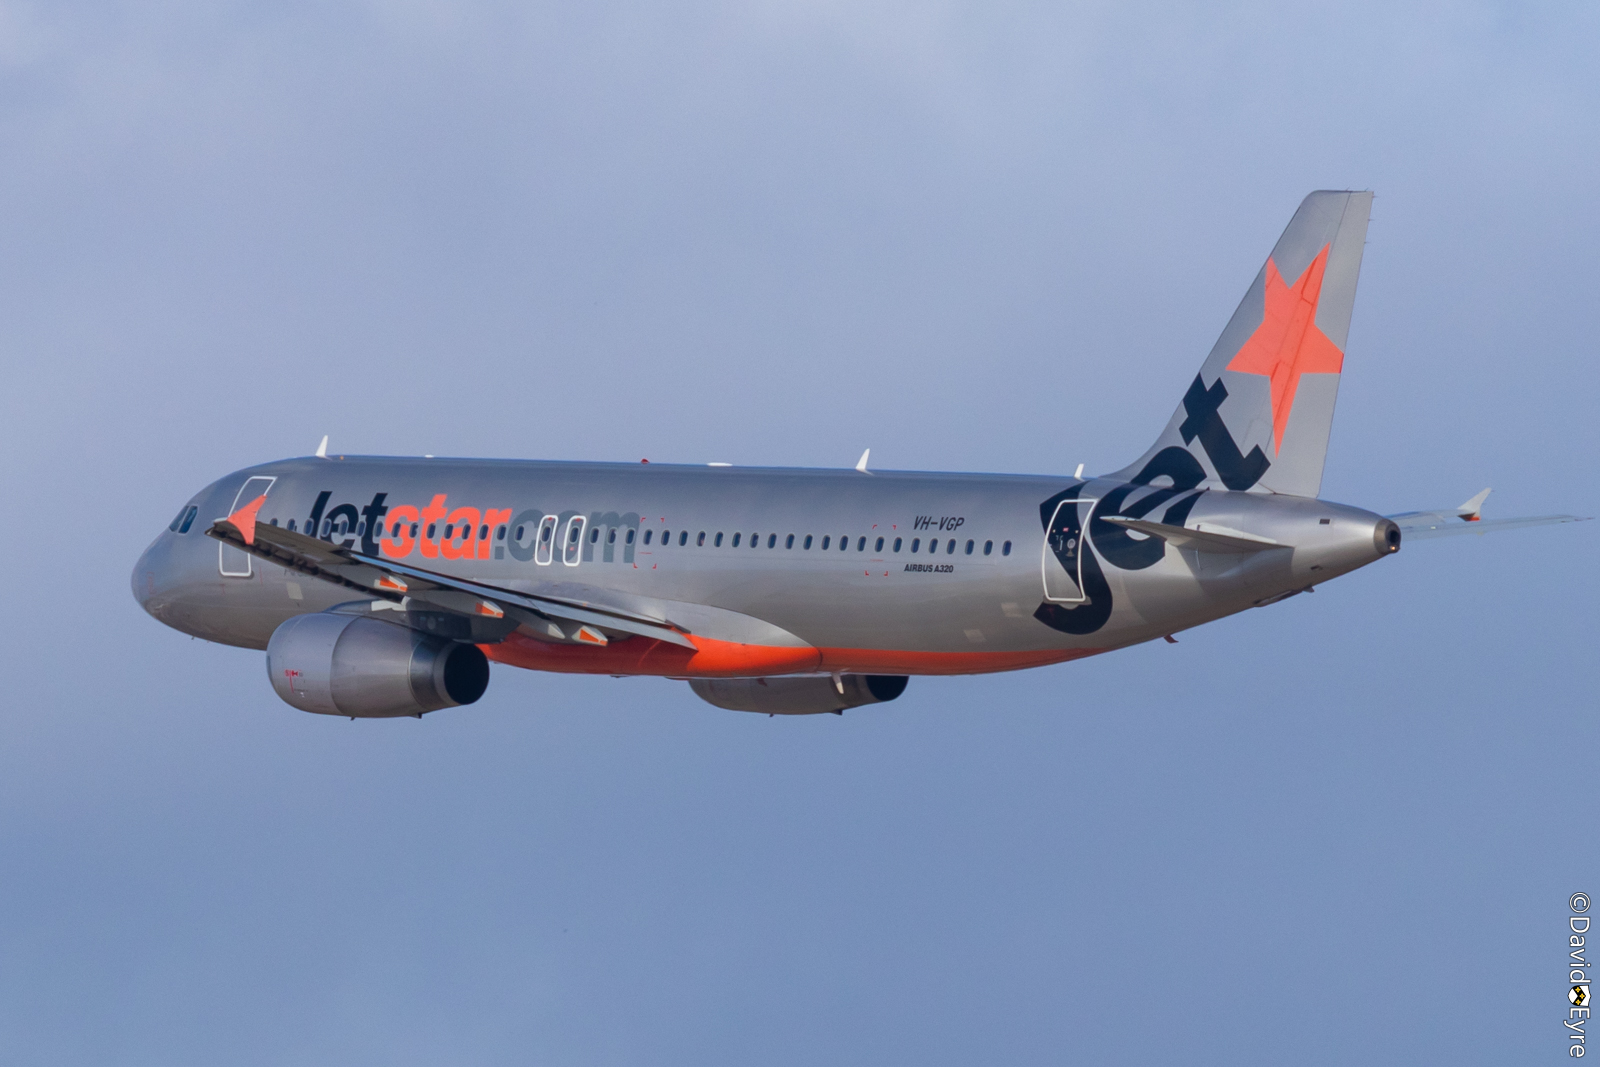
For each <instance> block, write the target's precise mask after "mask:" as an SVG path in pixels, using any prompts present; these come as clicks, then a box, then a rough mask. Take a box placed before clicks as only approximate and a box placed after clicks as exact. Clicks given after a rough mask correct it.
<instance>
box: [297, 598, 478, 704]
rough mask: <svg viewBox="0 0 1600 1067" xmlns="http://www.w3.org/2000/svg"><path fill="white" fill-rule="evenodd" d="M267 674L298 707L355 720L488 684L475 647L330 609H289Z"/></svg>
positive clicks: (447, 700)
mask: <svg viewBox="0 0 1600 1067" xmlns="http://www.w3.org/2000/svg"><path fill="white" fill-rule="evenodd" d="M267 674H268V675H269V676H270V677H271V678H272V688H273V689H276V690H277V691H278V695H279V696H280V697H282V698H283V699H284V701H285V702H286V703H289V704H292V705H294V706H295V707H297V708H299V709H300V710H301V711H313V712H316V713H317V714H318V715H348V716H350V717H351V718H358V719H383V718H393V717H396V716H402V715H421V714H423V713H424V712H428V711H438V710H439V709H440V708H450V707H455V706H456V705H458V704H471V703H472V702H473V701H475V700H477V699H478V698H479V697H481V696H483V691H484V690H485V689H487V688H488V687H489V661H488V659H487V658H486V657H485V656H484V654H483V652H482V651H480V650H479V648H478V646H477V645H469V644H465V643H463V642H460V641H448V640H445V639H443V638H439V637H433V636H431V635H428V634H423V633H418V632H417V631H415V630H410V629H407V628H406V627H404V626H398V625H396V624H394V623H391V622H384V621H380V620H378V619H374V618H371V617H370V616H362V615H346V614H343V613H340V612H333V611H325V612H322V613H321V614H317V615H296V616H295V617H294V618H292V619H290V620H289V621H287V622H285V623H284V624H283V625H282V626H279V627H278V628H277V629H276V630H275V631H273V634H272V640H271V641H270V642H268V644H267Z"/></svg>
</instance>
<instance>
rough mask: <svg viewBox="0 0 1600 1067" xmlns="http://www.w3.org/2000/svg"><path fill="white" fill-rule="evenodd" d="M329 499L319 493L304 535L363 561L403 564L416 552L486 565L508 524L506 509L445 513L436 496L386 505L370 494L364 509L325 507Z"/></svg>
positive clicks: (381, 496)
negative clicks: (381, 559) (380, 558)
mask: <svg viewBox="0 0 1600 1067" xmlns="http://www.w3.org/2000/svg"><path fill="white" fill-rule="evenodd" d="M332 497H333V493H332V492H331V491H329V490H326V489H325V490H323V491H322V492H321V493H319V494H317V502H316V503H315V504H313V505H312V506H311V514H310V515H309V516H308V517H307V518H306V527H305V532H306V533H308V534H310V535H311V536H313V537H319V538H321V539H322V540H324V541H327V542H329V543H330V544H339V545H342V546H343V547H345V548H355V547H356V546H357V545H358V544H359V546H360V551H361V552H362V554H364V555H368V556H377V555H380V554H381V555H383V556H386V557H388V558H389V559H404V558H405V557H407V556H409V555H411V554H412V553H413V552H420V553H421V554H422V556H423V558H425V559H449V560H456V559H488V558H489V556H490V550H491V546H492V541H493V537H494V530H495V529H496V528H497V527H499V526H500V525H501V524H503V523H506V522H508V521H510V519H511V509H510V508H482V509H479V508H476V507H471V506H465V505H463V506H461V507H451V506H450V503H449V495H448V494H446V493H439V494H437V495H435V496H434V498H433V499H432V500H431V501H430V502H429V503H428V504H426V505H424V506H421V507H419V506H417V505H415V504H390V503H388V497H389V494H387V493H374V494H373V495H372V500H371V502H370V503H368V504H366V505H365V506H363V507H360V508H357V507H356V505H354V504H336V505H334V506H333V507H329V506H328V502H329V500H330V499H331V498H332Z"/></svg>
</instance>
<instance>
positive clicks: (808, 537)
mask: <svg viewBox="0 0 1600 1067" xmlns="http://www.w3.org/2000/svg"><path fill="white" fill-rule="evenodd" d="M800 547H801V548H802V549H803V550H805V551H810V549H811V535H810V534H806V540H805V544H803V545H801V546H800Z"/></svg>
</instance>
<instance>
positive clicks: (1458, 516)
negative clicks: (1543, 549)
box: [1388, 489, 1587, 541]
mask: <svg viewBox="0 0 1600 1067" xmlns="http://www.w3.org/2000/svg"><path fill="white" fill-rule="evenodd" d="M1489 492H1490V491H1489V490H1488V489H1485V490H1484V491H1483V492H1481V493H1479V494H1478V495H1477V496H1475V497H1473V498H1472V499H1471V500H1468V501H1467V502H1466V503H1464V504H1462V505H1460V506H1459V507H1454V508H1445V509H1443V510H1441V511H1402V512H1401V513H1400V514H1398V515H1390V516H1388V518H1390V519H1393V520H1394V522H1395V525H1397V526H1399V527H1400V534H1401V536H1402V537H1404V538H1405V539H1406V540H1408V541H1411V540H1426V539H1427V538H1430V537H1454V536H1456V535H1458V534H1469V533H1470V534H1480V535H1481V534H1486V533H1491V532H1493V531H1495V530H1519V529H1521V528H1523V527H1525V526H1549V525H1552V524H1554V523H1561V522H1585V521H1587V520H1586V519H1585V518H1583V517H1582V516H1578V515H1528V516H1524V517H1522V518H1516V519H1485V518H1484V517H1483V502H1484V501H1485V500H1486V499H1488V496H1489Z"/></svg>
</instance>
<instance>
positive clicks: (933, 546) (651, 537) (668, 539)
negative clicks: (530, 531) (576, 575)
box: [516, 526, 1011, 556]
mask: <svg viewBox="0 0 1600 1067" xmlns="http://www.w3.org/2000/svg"><path fill="white" fill-rule="evenodd" d="M524 532H525V530H524V528H523V527H521V526H519V527H517V538H516V539H517V540H518V541H521V540H522V535H523V533H524ZM545 535H546V537H548V535H549V530H548V528H547V529H546V530H545ZM574 535H576V531H574ZM627 535H628V536H627V543H628V544H632V543H633V531H632V530H629V531H627ZM599 537H600V531H599V530H598V529H595V530H592V531H590V534H589V541H590V543H591V544H592V543H594V542H596V541H598V540H599ZM672 537H673V533H672V531H671V530H662V531H661V538H660V540H659V541H656V537H655V531H654V530H646V531H645V532H644V543H645V544H647V545H648V544H651V543H656V544H658V545H660V547H662V548H665V547H667V546H668V545H670V544H672ZM677 538H678V544H679V545H680V546H683V545H687V544H688V543H689V531H688V530H679V531H678V533H677ZM616 539H617V531H616V530H615V529H613V530H612V531H611V533H610V535H609V536H608V538H607V540H608V541H610V542H615V541H616ZM725 540H726V542H727V544H728V545H729V546H730V547H732V548H738V547H740V544H741V542H742V543H743V544H746V545H749V546H750V547H751V548H760V547H761V546H762V543H763V542H762V535H761V534H759V533H753V534H751V535H750V537H749V539H748V540H746V539H745V536H744V533H743V532H738V533H735V534H734V535H733V536H732V537H731V538H729V537H728V536H727V535H726V534H725V533H723V532H722V531H720V530H719V531H718V532H717V533H716V534H715V535H713V536H712V538H711V545H712V547H713V548H721V547H722V545H723V543H724V541H725ZM885 542H886V539H885V538H882V537H878V538H875V539H873V542H872V550H873V551H874V552H882V551H883V546H884V544H885ZM694 543H695V544H696V545H701V546H703V545H704V544H705V543H706V532H705V531H704V530H701V531H700V532H699V533H698V534H696V535H695V539H694ZM765 544H766V547H768V548H777V547H778V535H777V534H775V533H774V534H767V535H766V541H765ZM833 544H834V540H833V536H832V535H831V534H824V535H823V537H822V541H821V544H820V545H818V543H817V538H816V537H815V535H813V534H806V536H805V537H804V538H802V539H801V540H800V548H801V550H802V551H809V550H810V549H811V548H812V547H813V546H814V545H816V546H817V547H819V548H820V549H821V550H822V551H824V552H826V551H827V550H828V549H829V548H831V547H832V546H833ZM977 545H978V543H977V542H976V541H974V540H968V541H967V542H966V544H965V545H964V546H961V545H960V543H959V542H957V541H956V539H955V538H951V539H950V540H948V541H946V542H945V544H944V552H945V554H946V555H951V556H953V555H955V554H956V553H957V552H958V551H959V552H963V553H965V554H966V555H968V556H970V555H972V554H973V552H975V551H976V550H977ZM794 546H795V535H794V534H787V535H785V536H784V538H783V547H784V548H789V549H792V548H794ZM838 546H839V551H841V552H848V551H849V550H850V538H849V537H848V536H845V537H841V538H839V540H838ZM904 547H905V538H903V537H896V538H895V539H894V543H893V545H892V547H891V548H890V551H892V552H899V551H901V550H902V549H903V548H904ZM855 548H856V551H857V552H865V551H866V550H867V538H865V537H857V538H856V544H855ZM922 550H923V544H922V538H920V537H913V538H912V539H911V551H912V552H921V551H922ZM939 550H940V545H939V539H938V538H936V537H935V538H929V539H928V543H927V552H928V553H929V554H930V555H931V554H937V553H938V552H939ZM993 553H994V542H993V541H985V542H984V543H983V554H984V555H985V556H988V555H992V554H993ZM1000 554H1001V555H1002V556H1009V555H1011V542H1010V541H1006V542H1004V543H1003V544H1002V545H1001V546H1000Z"/></svg>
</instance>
